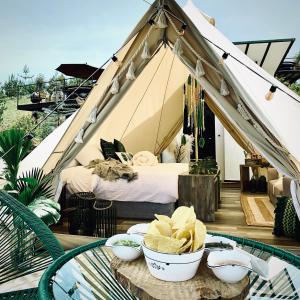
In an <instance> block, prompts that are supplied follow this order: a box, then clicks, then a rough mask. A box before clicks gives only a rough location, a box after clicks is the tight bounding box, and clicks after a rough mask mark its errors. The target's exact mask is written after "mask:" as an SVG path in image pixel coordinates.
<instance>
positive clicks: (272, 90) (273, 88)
mask: <svg viewBox="0 0 300 300" xmlns="http://www.w3.org/2000/svg"><path fill="white" fill-rule="evenodd" d="M276 89H277V87H276V86H275V85H273V84H272V86H271V87H270V90H269V91H268V93H267V94H266V96H265V99H266V100H267V101H271V100H272V99H273V97H274V93H275V92H276Z"/></svg>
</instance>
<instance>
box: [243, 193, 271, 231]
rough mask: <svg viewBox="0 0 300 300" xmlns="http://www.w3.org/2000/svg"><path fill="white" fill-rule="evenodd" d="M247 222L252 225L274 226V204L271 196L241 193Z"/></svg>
mask: <svg viewBox="0 0 300 300" xmlns="http://www.w3.org/2000/svg"><path fill="white" fill-rule="evenodd" d="M241 205H242V208H243V211H244V214H245V218H246V223H247V225H250V226H265V227H273V226H274V218H275V216H274V209H275V208H274V206H273V204H272V203H271V201H270V199H269V196H259V195H257V196H256V195H245V194H242V195H241Z"/></svg>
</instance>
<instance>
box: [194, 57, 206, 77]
mask: <svg viewBox="0 0 300 300" xmlns="http://www.w3.org/2000/svg"><path fill="white" fill-rule="evenodd" d="M204 75H205V71H204V69H203V65H202V61H201V59H200V58H198V60H197V65H196V70H195V76H196V78H197V79H199V78H200V77H202V76H204Z"/></svg>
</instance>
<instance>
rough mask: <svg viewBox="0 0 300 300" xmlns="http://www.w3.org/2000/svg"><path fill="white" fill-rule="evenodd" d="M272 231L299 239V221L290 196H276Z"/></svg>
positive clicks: (277, 234)
mask: <svg viewBox="0 0 300 300" xmlns="http://www.w3.org/2000/svg"><path fill="white" fill-rule="evenodd" d="M273 233H274V234H275V235H276V236H282V235H284V236H287V237H292V238H295V239H297V240H298V241H300V221H299V219H298V216H297V214H296V211H295V208H294V205H293V200H292V198H291V197H286V196H282V197H277V206H276V209H275V224H274V231H273Z"/></svg>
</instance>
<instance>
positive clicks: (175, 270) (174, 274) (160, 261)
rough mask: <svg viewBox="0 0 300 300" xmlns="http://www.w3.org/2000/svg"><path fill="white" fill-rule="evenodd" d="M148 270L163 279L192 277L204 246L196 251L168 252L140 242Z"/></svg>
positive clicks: (181, 279) (176, 279) (186, 278)
mask: <svg viewBox="0 0 300 300" xmlns="http://www.w3.org/2000/svg"><path fill="white" fill-rule="evenodd" d="M142 247H143V251H144V255H145V259H146V263H147V266H148V269H149V272H150V274H151V275H152V276H154V277H156V278H157V279H160V280H164V281H185V280H189V279H192V278H193V277H194V276H195V275H196V273H197V270H198V267H199V264H200V261H201V258H202V255H203V253H204V247H203V248H202V249H199V250H198V251H196V252H192V253H182V254H170V253H162V252H157V251H153V250H151V249H149V248H148V247H146V246H145V244H144V243H142Z"/></svg>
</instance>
